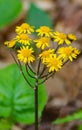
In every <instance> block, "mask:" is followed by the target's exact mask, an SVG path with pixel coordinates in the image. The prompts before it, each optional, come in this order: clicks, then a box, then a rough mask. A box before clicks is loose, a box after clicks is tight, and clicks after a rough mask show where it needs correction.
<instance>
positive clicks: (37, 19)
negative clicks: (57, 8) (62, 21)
mask: <svg viewBox="0 0 82 130" xmlns="http://www.w3.org/2000/svg"><path fill="white" fill-rule="evenodd" d="M26 22H27V23H29V24H30V25H32V26H35V28H39V27H40V26H49V27H50V28H52V27H53V24H52V21H51V19H50V17H49V15H48V14H47V13H46V12H45V11H43V10H41V9H39V8H38V7H36V6H35V5H34V4H31V6H30V8H29V11H28V13H27V17H26Z"/></svg>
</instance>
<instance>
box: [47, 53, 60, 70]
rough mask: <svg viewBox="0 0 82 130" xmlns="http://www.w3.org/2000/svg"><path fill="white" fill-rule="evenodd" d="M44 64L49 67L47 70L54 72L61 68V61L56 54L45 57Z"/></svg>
mask: <svg viewBox="0 0 82 130" xmlns="http://www.w3.org/2000/svg"><path fill="white" fill-rule="evenodd" d="M46 65H47V67H48V68H49V72H54V71H58V70H60V69H61V67H62V61H61V60H60V59H59V58H58V57H57V56H56V54H51V55H50V56H49V57H48V58H47V59H46Z"/></svg>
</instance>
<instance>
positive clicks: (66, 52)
mask: <svg viewBox="0 0 82 130" xmlns="http://www.w3.org/2000/svg"><path fill="white" fill-rule="evenodd" d="M64 52H65V54H67V55H70V54H71V53H72V49H71V48H65V50H64Z"/></svg>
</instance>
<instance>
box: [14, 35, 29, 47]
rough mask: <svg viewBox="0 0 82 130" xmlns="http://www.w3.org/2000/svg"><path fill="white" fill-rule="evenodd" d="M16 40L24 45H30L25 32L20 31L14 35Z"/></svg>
mask: <svg viewBox="0 0 82 130" xmlns="http://www.w3.org/2000/svg"><path fill="white" fill-rule="evenodd" d="M16 41H18V42H19V43H22V44H24V45H27V44H28V45H30V42H31V39H30V38H29V37H28V35H27V34H24V33H22V34H19V35H17V36H16Z"/></svg>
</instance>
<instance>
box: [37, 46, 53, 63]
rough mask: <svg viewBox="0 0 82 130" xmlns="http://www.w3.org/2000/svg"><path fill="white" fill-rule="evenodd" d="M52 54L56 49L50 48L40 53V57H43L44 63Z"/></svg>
mask: <svg viewBox="0 0 82 130" xmlns="http://www.w3.org/2000/svg"><path fill="white" fill-rule="evenodd" d="M51 54H54V49H49V50H46V51H43V52H42V53H41V54H39V57H40V58H41V60H42V63H46V59H47V58H49V56H50V55H51Z"/></svg>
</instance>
